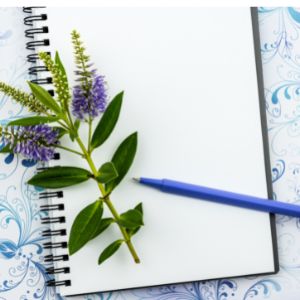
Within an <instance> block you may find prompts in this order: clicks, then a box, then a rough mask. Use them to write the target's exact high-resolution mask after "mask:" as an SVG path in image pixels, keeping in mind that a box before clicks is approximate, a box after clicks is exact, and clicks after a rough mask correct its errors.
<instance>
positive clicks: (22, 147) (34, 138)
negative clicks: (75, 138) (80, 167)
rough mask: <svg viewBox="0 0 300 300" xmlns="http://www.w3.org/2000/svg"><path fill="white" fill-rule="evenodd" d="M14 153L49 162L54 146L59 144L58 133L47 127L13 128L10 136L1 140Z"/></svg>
mask: <svg viewBox="0 0 300 300" xmlns="http://www.w3.org/2000/svg"><path fill="white" fill-rule="evenodd" d="M3 141H4V144H5V145H10V148H11V150H12V151H13V152H14V153H20V154H22V155H24V156H25V157H26V158H29V159H33V160H37V161H49V160H50V159H52V158H53V156H54V148H55V145H58V144H59V141H58V131H57V130H53V129H52V128H51V127H50V126H48V125H43V124H41V125H33V126H19V127H13V128H12V130H11V134H9V135H6V136H5V137H4V138H3Z"/></svg>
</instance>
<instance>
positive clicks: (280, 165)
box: [272, 159, 285, 183]
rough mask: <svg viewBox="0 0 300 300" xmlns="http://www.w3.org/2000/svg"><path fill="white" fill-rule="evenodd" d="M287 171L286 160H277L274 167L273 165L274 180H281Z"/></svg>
mask: <svg viewBox="0 0 300 300" xmlns="http://www.w3.org/2000/svg"><path fill="white" fill-rule="evenodd" d="M284 171H285V162H284V160H282V159H279V160H277V161H276V162H275V165H274V167H272V182H273V183H274V182H276V181H277V180H279V179H280V178H281V177H282V176H283V174H284Z"/></svg>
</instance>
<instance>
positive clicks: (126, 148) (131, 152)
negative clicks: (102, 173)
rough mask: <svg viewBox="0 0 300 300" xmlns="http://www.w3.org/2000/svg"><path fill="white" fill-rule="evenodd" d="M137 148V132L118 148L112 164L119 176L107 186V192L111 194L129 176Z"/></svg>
mask: <svg viewBox="0 0 300 300" xmlns="http://www.w3.org/2000/svg"><path fill="white" fill-rule="evenodd" d="M136 148H137V132H134V133H133V134H131V135H129V136H128V137H127V138H126V139H125V140H124V141H123V142H122V143H121V144H120V146H119V147H118V149H117V150H116V152H115V154H114V155H113V158H112V160H111V161H112V162H113V163H114V165H115V168H116V169H117V172H118V174H119V176H118V177H117V178H116V179H114V180H113V181H111V182H109V183H108V184H107V185H106V191H108V192H111V191H112V190H113V189H114V188H115V187H116V186H117V185H118V184H119V183H120V182H121V180H122V179H123V178H124V176H125V175H126V174H127V172H128V170H129V168H130V166H131V164H132V162H133V159H134V156H135V153H136Z"/></svg>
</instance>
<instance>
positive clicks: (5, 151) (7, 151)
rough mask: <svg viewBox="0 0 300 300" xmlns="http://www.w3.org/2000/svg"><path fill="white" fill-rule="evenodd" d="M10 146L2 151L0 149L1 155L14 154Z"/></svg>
mask: <svg viewBox="0 0 300 300" xmlns="http://www.w3.org/2000/svg"><path fill="white" fill-rule="evenodd" d="M10 146H11V145H10V144H8V145H6V146H4V147H3V148H2V149H0V153H13V151H12V149H11V147H10Z"/></svg>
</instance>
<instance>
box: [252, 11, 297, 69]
mask: <svg viewBox="0 0 300 300" xmlns="http://www.w3.org/2000/svg"><path fill="white" fill-rule="evenodd" d="M258 12H259V15H260V25H261V26H265V24H267V25H268V23H271V24H274V26H276V25H277V28H275V29H274V30H273V36H272V37H271V40H270V41H265V42H264V43H261V54H262V58H263V62H264V63H267V62H270V61H271V60H272V59H273V58H275V57H276V56H279V57H280V58H281V59H282V60H283V61H285V62H286V63H288V64H290V65H294V66H295V65H298V66H299V55H298V53H297V52H296V51H295V48H296V47H295V42H296V41H297V40H298V38H299V32H298V30H299V28H300V18H299V15H300V12H298V11H297V10H296V9H295V8H292V7H287V8H280V7H276V8H266V7H260V8H258ZM268 38H269V37H268Z"/></svg>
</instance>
